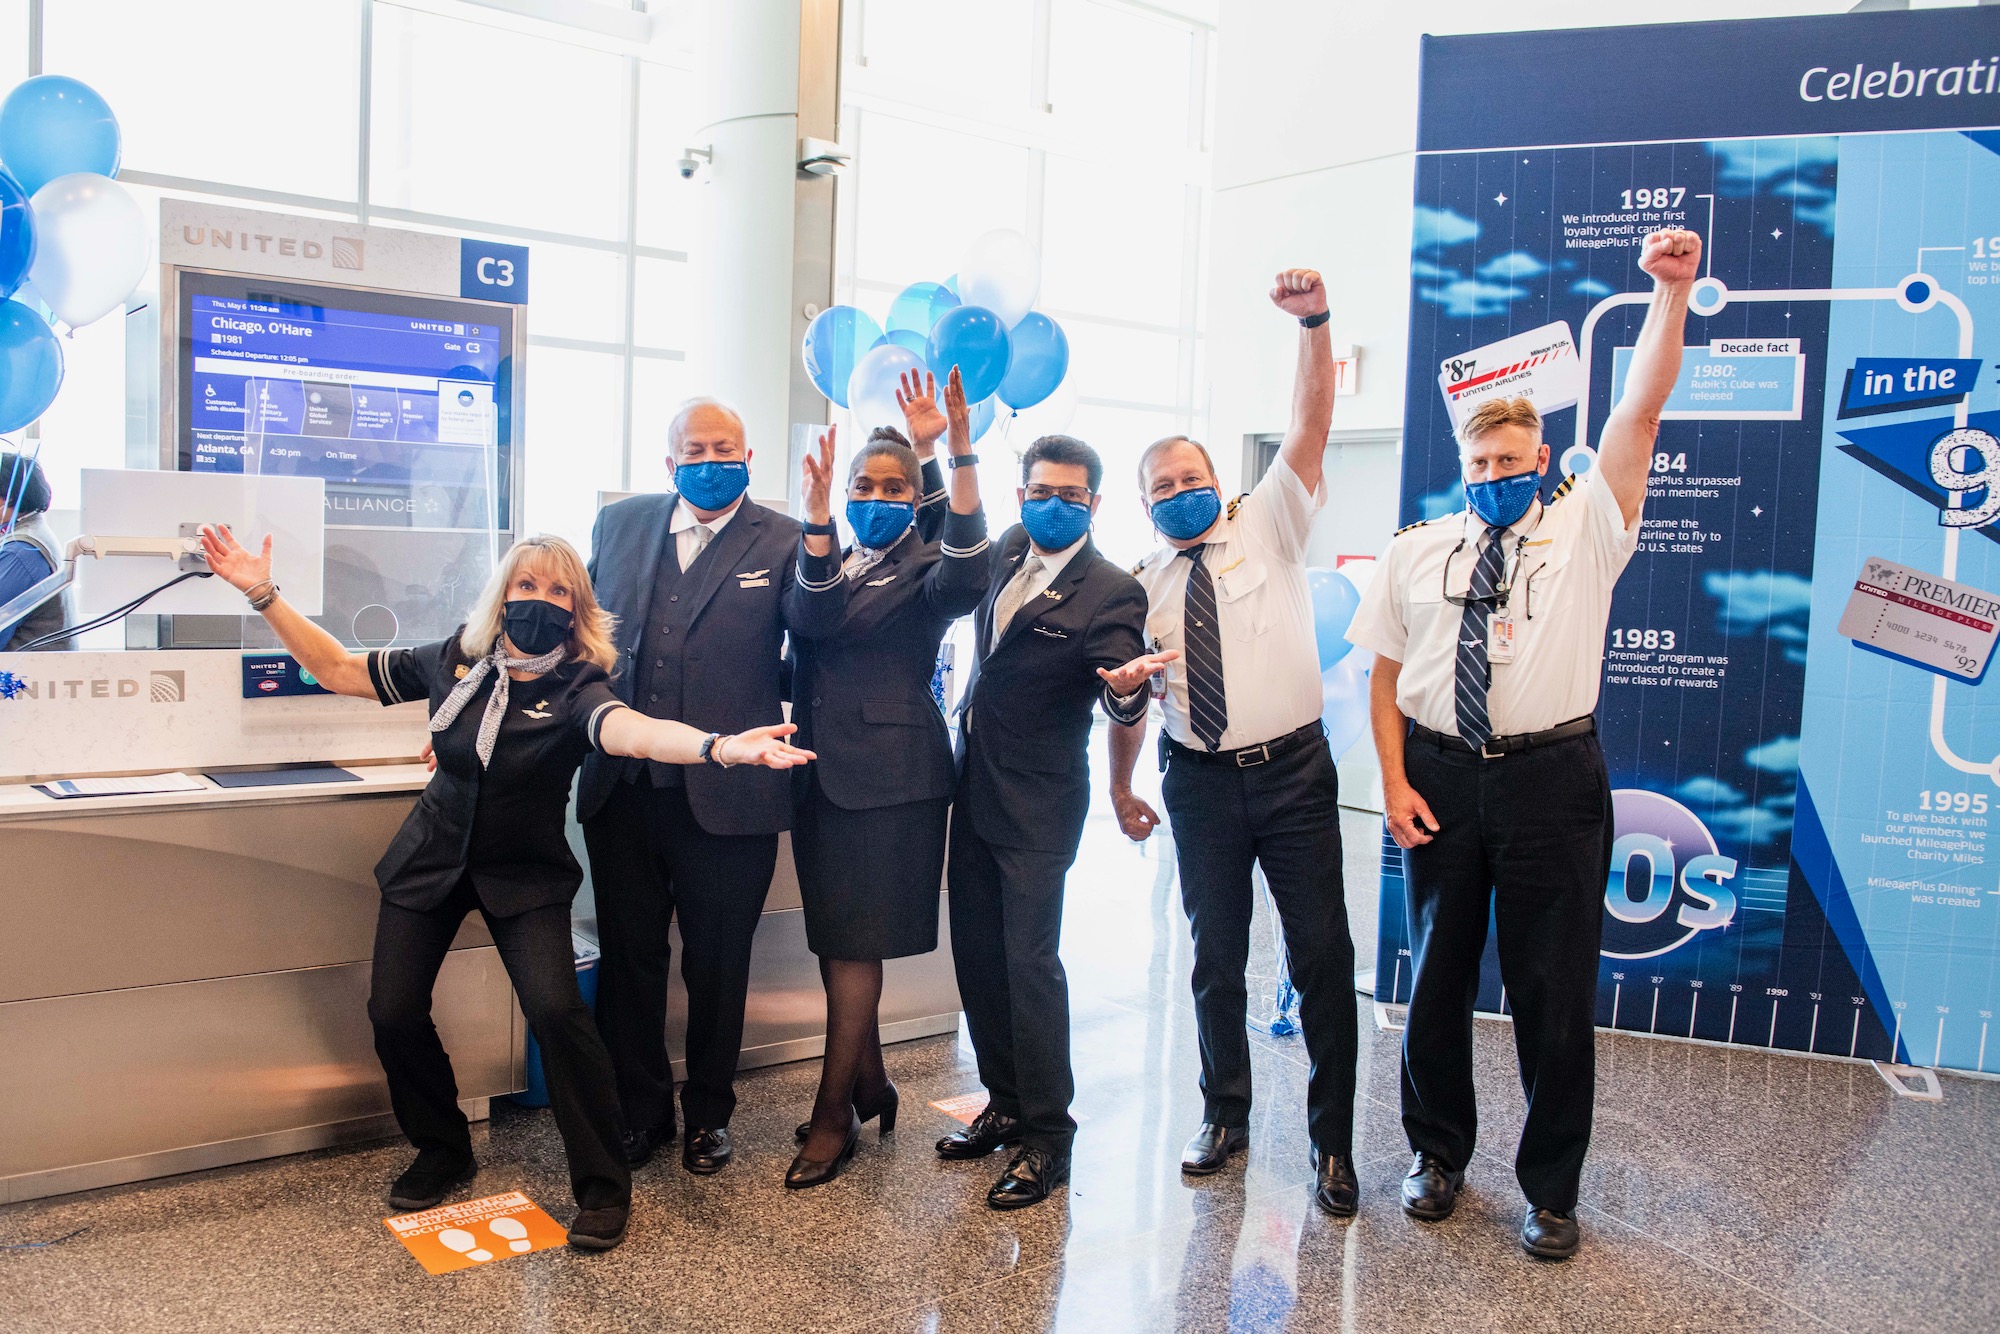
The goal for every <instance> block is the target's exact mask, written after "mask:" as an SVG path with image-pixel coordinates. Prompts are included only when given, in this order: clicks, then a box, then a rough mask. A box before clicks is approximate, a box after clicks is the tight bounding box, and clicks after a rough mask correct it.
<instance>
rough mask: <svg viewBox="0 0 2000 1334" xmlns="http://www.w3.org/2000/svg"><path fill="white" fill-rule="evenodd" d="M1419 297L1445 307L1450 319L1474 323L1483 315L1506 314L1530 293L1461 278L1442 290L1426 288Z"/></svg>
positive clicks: (1446, 285)
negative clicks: (1454, 316)
mask: <svg viewBox="0 0 2000 1334" xmlns="http://www.w3.org/2000/svg"><path fill="white" fill-rule="evenodd" d="M1417 295H1418V296H1419V297H1421V298H1423V299H1424V300H1425V301H1431V302H1435V303H1436V304H1438V305H1440V306H1443V307H1444V313H1445V314H1447V315H1462V316H1465V317H1466V318H1468V319H1472V318H1477V317H1479V316H1482V315H1503V314H1505V313H1506V311H1507V307H1509V306H1511V305H1513V304H1514V302H1516V301H1518V300H1520V299H1521V298H1522V297H1524V296H1526V295H1528V289H1527V288H1525V287H1503V286H1501V285H1500V284H1498V283H1487V282H1481V281H1479V280H1478V279H1476V278H1461V279H1459V280H1458V281H1457V282H1455V283H1446V284H1445V285H1444V286H1442V287H1426V288H1424V289H1423V290H1421V291H1420V292H1418V293H1417Z"/></svg>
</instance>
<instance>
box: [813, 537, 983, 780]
mask: <svg viewBox="0 0 2000 1334" xmlns="http://www.w3.org/2000/svg"><path fill="white" fill-rule="evenodd" d="M987 550H988V545H987V541H986V516H985V515H984V514H982V513H972V514H947V515H946V516H945V520H944V525H943V535H942V537H941V538H940V539H939V540H938V541H935V542H925V541H924V540H923V537H922V534H921V533H919V532H917V531H915V529H914V526H913V527H912V529H911V530H910V531H906V532H905V533H904V534H903V536H902V539H901V540H900V541H898V542H897V543H896V544H895V545H894V546H892V547H891V548H890V549H889V554H888V555H887V556H885V557H884V558H883V559H882V562H881V563H880V564H879V565H876V566H875V567H874V568H873V569H871V570H869V571H868V572H867V573H865V574H863V575H861V576H860V577H859V578H857V579H849V578H848V577H847V576H846V575H845V574H843V573H842V571H841V564H842V555H841V553H839V552H835V553H833V554H832V555H827V556H814V555H811V554H810V553H808V552H807V551H806V550H805V549H804V546H803V544H802V545H801V546H800V549H799V556H798V573H797V575H796V577H795V578H794V579H793V581H792V583H791V585H790V586H789V587H788V588H786V590H785V621H786V624H787V625H788V626H789V627H790V628H791V632H792V651H793V653H794V654H795V655H796V659H797V665H796V668H795V673H794V676H793V689H792V721H793V722H795V723H797V724H798V725H799V732H798V735H797V736H796V737H794V738H793V740H794V741H795V742H796V743H797V744H798V745H800V746H803V747H805V748H806V749H807V750H811V751H815V752H817V753H818V755H819V759H818V760H817V761H816V762H815V763H814V765H813V766H812V768H813V770H814V771H815V772H816V774H817V777H818V781H819V785H820V788H821V790H822V791H824V792H825V793H826V795H827V797H828V798H829V799H830V800H831V801H832V802H833V803H834V805H836V806H840V807H844V808H845V809H847V810H854V811H859V810H871V809H874V808H876V807H880V806H900V805H903V804H904V803H906V802H912V801H926V800H932V799H939V798H948V797H950V796H951V791H952V785H953V774H952V758H951V741H950V738H949V736H948V735H947V733H946V730H945V724H944V714H943V713H941V712H940V711H939V710H938V706H937V701H936V700H935V699H934V698H933V697H932V695H931V677H932V676H933V675H934V674H935V670H936V666H937V652H938V644H939V642H940V641H942V640H943V638H944V634H945V631H946V630H947V629H949V628H950V626H951V623H952V622H953V621H955V620H957V619H958V618H959V617H961V616H963V615H965V614H966V613H967V612H969V611H972V610H973V609H974V608H975V607H977V606H978V605H979V602H980V599H981V598H982V597H984V596H985V593H986V579H987V569H988V563H987V558H986V552H987Z"/></svg>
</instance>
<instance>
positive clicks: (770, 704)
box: [576, 492, 799, 834]
mask: <svg viewBox="0 0 2000 1334" xmlns="http://www.w3.org/2000/svg"><path fill="white" fill-rule="evenodd" d="M679 500H680V497H679V496H678V495H676V494H674V493H672V492H668V493H667V494H665V495H645V496H633V497H631V498H629V499H626V500H621V501H619V502H618V503H617V504H615V505H607V506H606V507H605V508H604V510H603V511H602V512H601V513H599V514H598V516H597V527H596V529H595V531H594V533H593V535H592V537H591V550H590V579H591V583H592V584H593V585H594V586H595V588H596V590H597V600H598V602H599V603H601V604H602V605H603V606H604V608H605V609H606V610H607V611H610V612H612V613H613V614H614V615H616V616H617V617H618V628H617V631H616V642H617V646H618V664H619V670H618V673H617V674H616V675H615V676H614V677H613V679H612V685H613V688H614V689H616V690H617V692H618V697H619V698H620V699H622V700H624V701H625V702H626V703H628V704H631V703H633V692H634V691H635V690H637V689H638V682H639V680H640V678H641V677H642V676H643V675H644V673H643V672H642V671H640V670H639V664H638V662H637V659H636V657H635V650H636V649H637V648H638V646H639V640H640V639H642V638H643V637H644V636H645V634H646V624H647V622H648V621H649V620H650V619H651V617H652V612H653V594H654V592H655V590H656V589H657V587H658V581H659V577H660V568H661V565H662V563H663V562H665V561H667V560H668V559H669V556H668V553H667V544H668V543H669V542H672V541H673V540H674V538H673V535H672V534H671V533H670V532H669V531H668V528H669V525H670V524H671V523H672V520H673V513H674V505H675V504H676V503H677V502H678V501H679ZM798 548H799V521H798V520H797V519H794V518H791V517H790V516H789V515H784V514H780V513H778V512H777V511H776V510H771V509H766V508H765V507H764V506H762V505H759V504H758V503H757V502H756V501H754V500H751V499H750V498H749V497H748V496H745V497H744V499H743V505H742V508H740V509H739V510H737V511H736V514H735V515H734V516H733V517H732V518H731V519H730V520H729V522H728V523H727V524H725V525H724V526H723V529H722V531H721V532H720V533H718V534H716V536H715V538H714V540H713V541H712V542H711V543H710V546H709V549H708V550H707V551H705V552H703V553H702V558H701V563H700V564H699V565H698V567H697V568H698V569H699V570H700V571H701V579H700V582H699V583H698V584H697V585H696V587H695V588H694V590H693V592H692V594H691V596H692V597H693V598H694V599H695V606H694V609H693V610H692V611H691V612H690V613H689V614H690V616H691V618H692V622H691V624H690V625H689V626H688V631H687V634H686V636H685V638H683V639H682V640H681V642H680V643H679V644H678V645H676V646H672V647H668V646H667V645H664V644H655V645H650V646H648V647H647V650H646V651H647V652H648V653H649V654H654V655H658V654H660V653H663V652H677V653H679V654H680V657H681V679H682V683H683V689H682V695H683V699H684V711H685V714H686V716H685V717H683V718H681V719H679V721H680V722H684V723H686V724H687V725H688V726H690V727H698V728H700V729H701V730H702V731H704V732H721V733H723V734H725V735H727V734H730V733H734V732H741V731H744V730H745V729H747V728H752V727H768V726H770V725H771V724H774V723H781V722H783V721H785V712H784V705H783V689H784V683H783V679H782V677H783V672H784V639H785V623H784V607H783V602H784V592H785V590H786V589H788V588H790V587H791V586H792V583H793V576H794V566H795V562H796V560H797V554H798ZM635 707H637V706H636V705H635ZM642 712H643V710H642ZM623 772H624V769H623V762H622V761H620V760H619V759H617V758H616V757H613V756H608V755H598V754H593V755H591V756H590V758H589V759H587V760H585V761H584V765H583V777H582V779H581V782H580V785H579V787H578V789H577V802H576V806H577V818H578V819H582V820H588V819H590V818H591V817H593V816H595V815H596V814H597V813H598V812H599V811H601V810H602V809H604V803H605V802H606V801H608V800H609V799H610V797H611V792H612V789H613V788H615V787H616V786H617V784H618V783H619V782H620V781H622V780H621V775H622V774H623ZM682 775H683V777H684V779H685V781H686V783H687V798H688V806H689V807H690V808H691V809H692V810H693V812H694V818H695V819H696V821H697V822H699V823H700V825H701V827H702V828H703V829H705V830H707V831H708V832H709V833H711V834H775V833H778V832H780V831H781V830H785V829H789V828H791V827H792V788H791V780H790V775H788V774H787V773H785V772H784V771H783V770H781V769H766V768H764V767H763V766H761V765H748V764H745V765H737V766H734V767H732V768H729V769H721V768H718V767H716V766H714V765H706V764H705V765H692V766H689V767H687V768H685V769H683V770H682Z"/></svg>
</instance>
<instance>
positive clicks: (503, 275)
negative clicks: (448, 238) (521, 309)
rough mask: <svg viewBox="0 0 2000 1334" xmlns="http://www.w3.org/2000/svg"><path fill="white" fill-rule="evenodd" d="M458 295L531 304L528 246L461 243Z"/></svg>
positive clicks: (469, 239) (466, 241) (484, 242)
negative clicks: (529, 299) (529, 297)
mask: <svg viewBox="0 0 2000 1334" xmlns="http://www.w3.org/2000/svg"><path fill="white" fill-rule="evenodd" d="M458 294H459V295H460V296H463V297H471V298H472V299H474V300H477V301H508V302H512V303H513V304H514V305H517V306H525V305H527V304H528V247H526V246H524V245H502V244H500V243H499V242H497V241H475V240H473V239H472V238H471V237H469V236H468V237H461V238H460V239H459V243H458Z"/></svg>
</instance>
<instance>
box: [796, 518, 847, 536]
mask: <svg viewBox="0 0 2000 1334" xmlns="http://www.w3.org/2000/svg"><path fill="white" fill-rule="evenodd" d="M800 526H801V527H803V528H804V529H805V533H806V536H807V537H836V536H838V535H839V532H840V530H839V529H837V528H835V527H834V526H833V520H831V519H828V520H827V521H826V522H825V523H807V524H802V525H800Z"/></svg>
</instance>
